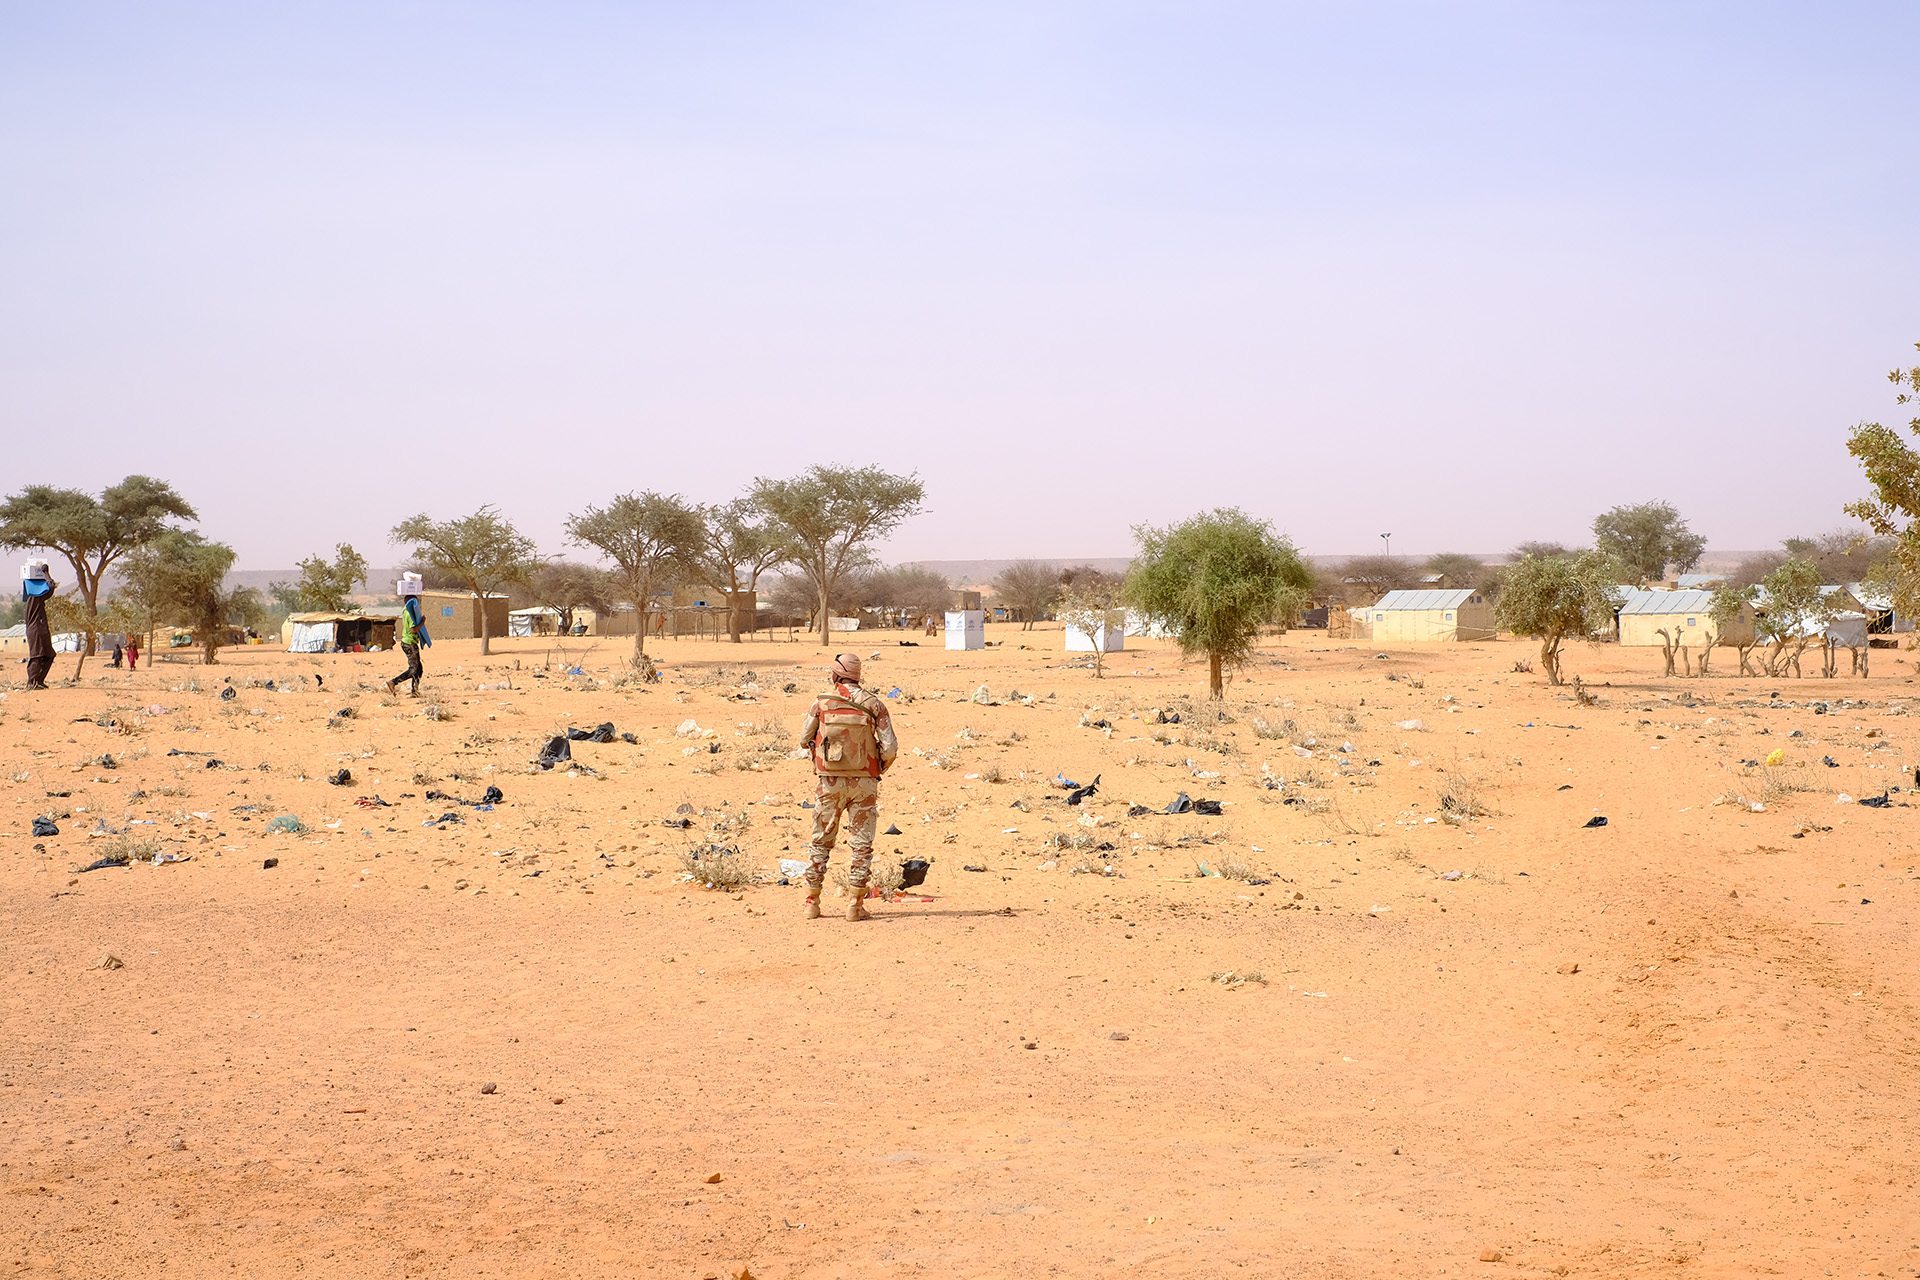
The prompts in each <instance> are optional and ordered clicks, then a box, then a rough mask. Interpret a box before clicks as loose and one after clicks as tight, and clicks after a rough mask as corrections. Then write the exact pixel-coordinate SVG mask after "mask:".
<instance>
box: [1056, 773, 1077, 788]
mask: <svg viewBox="0 0 1920 1280" xmlns="http://www.w3.org/2000/svg"><path fill="white" fill-rule="evenodd" d="M1053 785H1054V786H1056V787H1058V788H1060V789H1061V790H1062V791H1077V790H1079V789H1080V784H1079V783H1077V782H1075V781H1074V780H1073V779H1072V778H1069V777H1068V776H1067V775H1066V774H1064V773H1056V774H1054V775H1053Z"/></svg>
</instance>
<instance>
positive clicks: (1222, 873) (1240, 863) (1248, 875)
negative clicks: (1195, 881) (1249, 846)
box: [1195, 853, 1260, 880]
mask: <svg viewBox="0 0 1920 1280" xmlns="http://www.w3.org/2000/svg"><path fill="white" fill-rule="evenodd" d="M1206 867H1207V872H1206V873H1201V874H1207V873H1210V874H1213V875H1217V876H1219V877H1220V878H1221V879H1222V880H1256V879H1258V878H1259V876H1260V872H1259V871H1258V870H1257V869H1256V868H1255V867H1254V865H1253V864H1252V863H1251V862H1249V861H1247V860H1246V858H1244V857H1242V856H1241V855H1239V854H1237V853H1229V854H1225V855H1223V856H1221V857H1218V858H1214V859H1211V860H1209V861H1208V862H1207V864H1206ZM1198 870H1199V869H1198V867H1197V866H1196V868H1195V871H1196V872H1198Z"/></svg>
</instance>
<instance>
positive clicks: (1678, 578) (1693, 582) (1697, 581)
mask: <svg viewBox="0 0 1920 1280" xmlns="http://www.w3.org/2000/svg"><path fill="white" fill-rule="evenodd" d="M1726 580H1727V575H1726V574H1724V573H1682V574H1676V575H1675V576H1674V579H1673V583H1674V585H1675V586H1677V587H1679V588H1680V589H1681V590H1682V591H1694V590H1697V589H1699V588H1701V587H1710V586H1712V585H1713V584H1714V583H1716V582H1725V581H1726Z"/></svg>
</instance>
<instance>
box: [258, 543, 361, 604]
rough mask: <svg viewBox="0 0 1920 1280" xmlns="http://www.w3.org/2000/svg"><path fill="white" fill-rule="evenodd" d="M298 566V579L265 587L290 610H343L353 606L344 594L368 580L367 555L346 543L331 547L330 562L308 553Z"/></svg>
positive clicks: (351, 591)
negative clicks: (331, 556) (331, 555)
mask: <svg viewBox="0 0 1920 1280" xmlns="http://www.w3.org/2000/svg"><path fill="white" fill-rule="evenodd" d="M299 568H300V578H299V580H298V581H297V582H292V583H287V582H275V583H272V584H271V585H269V586H268V588H267V590H268V591H269V592H270V593H271V594H272V596H273V598H274V600H275V602H277V603H278V604H280V605H282V606H283V607H284V608H285V609H286V610H287V612H289V613H345V612H346V611H347V610H348V609H350V608H352V605H351V603H350V602H349V601H348V599H347V597H348V596H350V595H352V594H353V589H354V588H355V587H356V586H365V585H366V581H367V558H366V557H365V556H363V555H361V554H360V553H359V552H358V551H355V550H354V549H353V544H352V543H348V542H342V543H340V544H339V545H338V546H336V547H334V549H333V559H332V560H331V561H328V560H327V559H326V558H324V557H322V556H308V557H307V558H306V559H305V560H302V561H301V562H300V565H299Z"/></svg>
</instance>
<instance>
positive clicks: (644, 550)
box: [567, 492, 706, 666]
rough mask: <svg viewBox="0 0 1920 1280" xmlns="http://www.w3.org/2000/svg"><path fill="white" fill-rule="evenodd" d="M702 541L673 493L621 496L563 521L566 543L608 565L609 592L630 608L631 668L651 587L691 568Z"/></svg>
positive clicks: (688, 509)
mask: <svg viewBox="0 0 1920 1280" xmlns="http://www.w3.org/2000/svg"><path fill="white" fill-rule="evenodd" d="M705 536H706V533H705V529H704V527H703V525H702V524H701V520H700V513H699V512H698V511H697V510H696V509H695V508H694V507H692V506H690V505H688V503H687V502H686V501H685V500H684V499H683V498H681V497H680V495H679V494H677V493H676V494H666V495H662V494H658V493H652V492H648V493H623V494H621V495H620V496H619V497H617V498H615V499H614V500H613V501H611V502H609V503H608V504H607V505H606V506H604V507H588V508H587V509H586V510H585V511H582V512H581V513H580V514H579V515H576V516H569V517H568V518H567V538H568V540H569V541H571V542H572V543H573V544H574V545H575V546H579V547H591V548H593V549H594V550H596V551H598V552H599V553H600V554H601V555H603V556H605V557H606V558H607V559H609V560H611V561H612V562H613V568H612V570H611V571H610V572H611V574H612V577H613V581H614V583H615V589H616V590H617V591H619V592H621V593H622V594H624V595H625V596H626V597H627V598H628V599H629V600H631V601H632V602H633V607H634V610H635V617H634V627H633V662H634V665H635V666H639V665H641V664H642V662H643V660H644V659H645V657H646V653H647V604H648V602H649V601H650V600H652V598H653V589H654V586H655V584H656V583H661V584H670V582H671V579H672V576H673V575H674V574H676V573H678V572H680V571H681V570H683V569H684V568H685V567H686V566H687V565H689V564H690V563H692V561H693V559H694V558H695V557H696V556H697V555H698V553H699V547H700V544H701V541H702V540H703V539H704V537H705Z"/></svg>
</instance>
